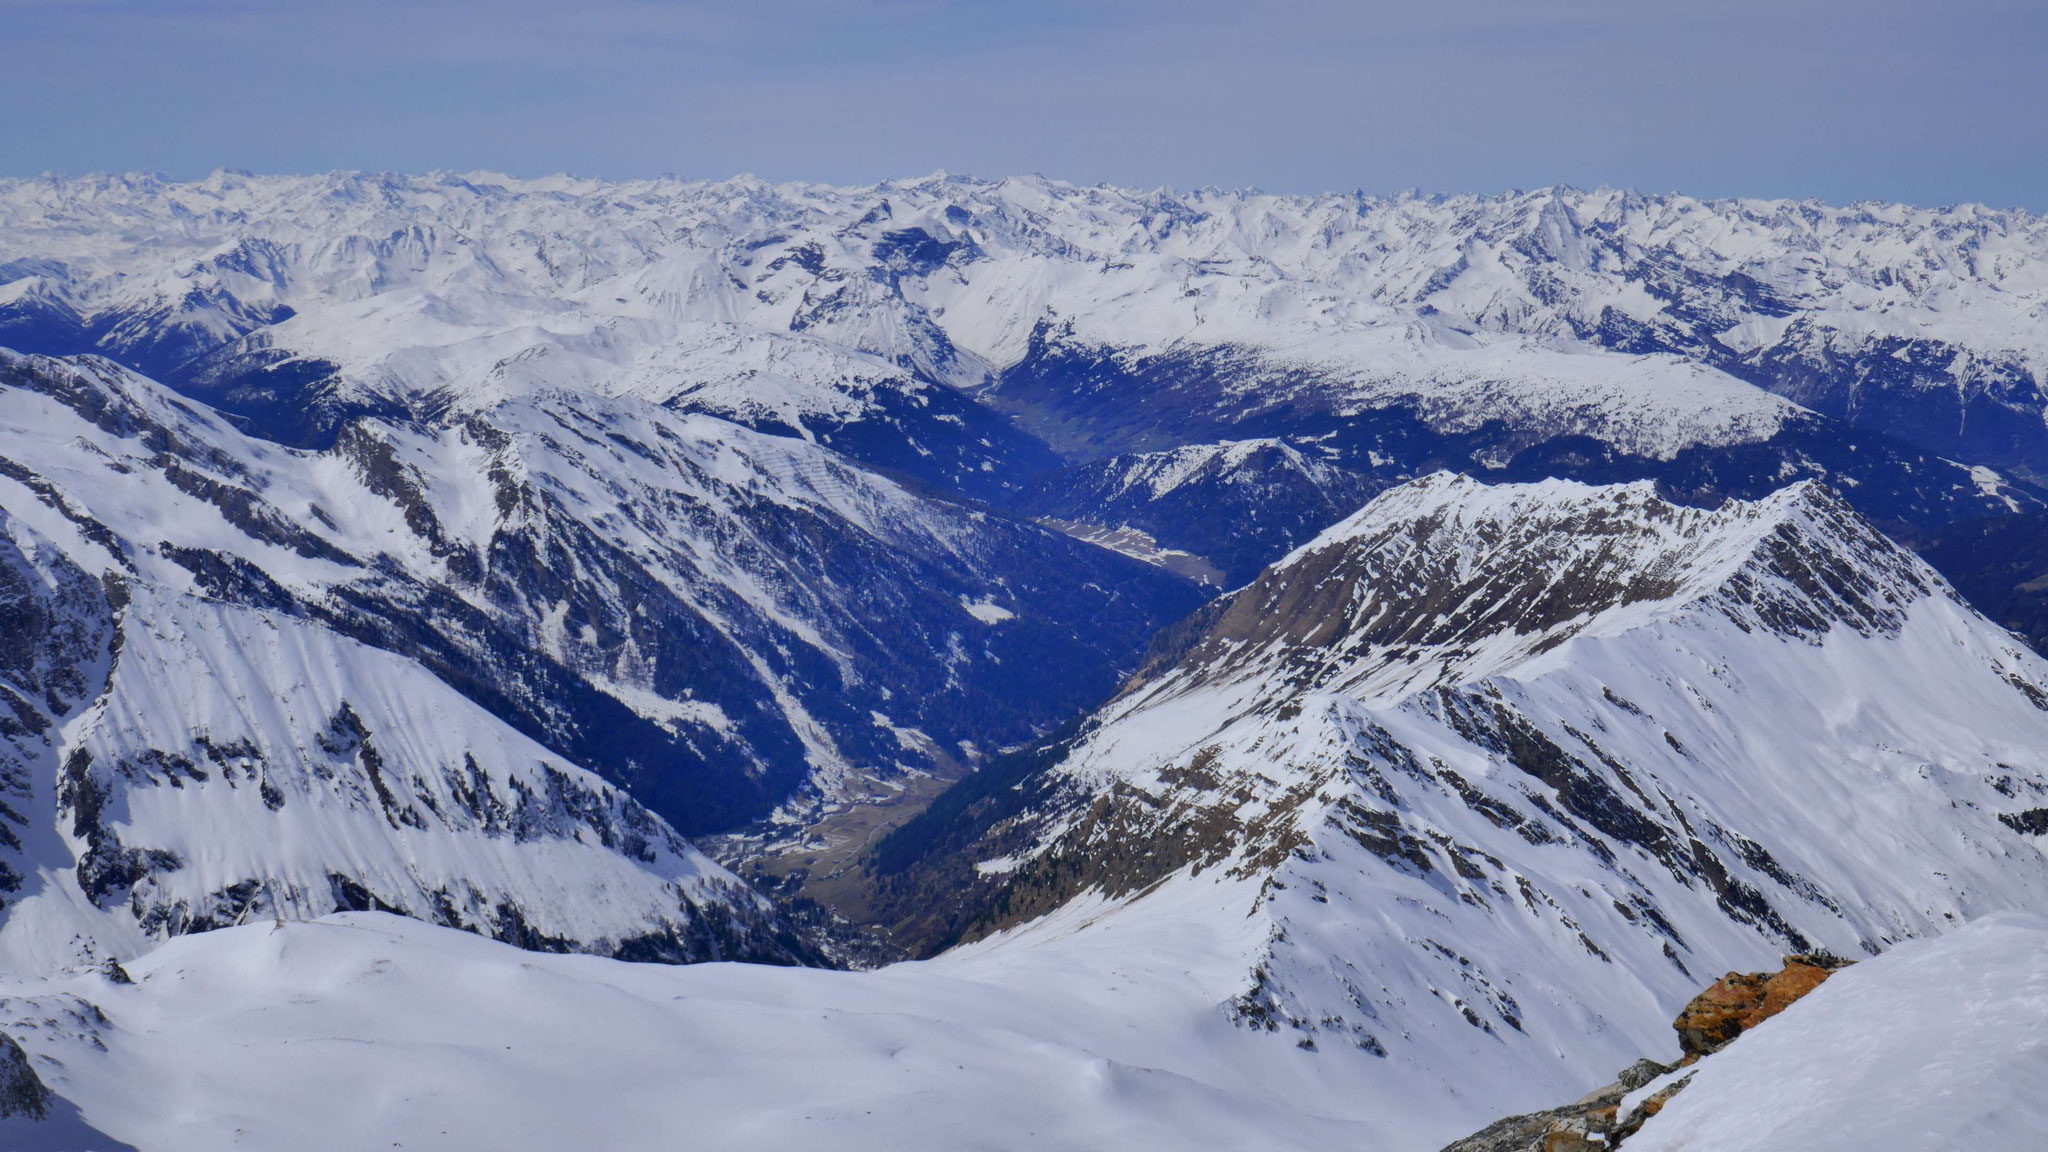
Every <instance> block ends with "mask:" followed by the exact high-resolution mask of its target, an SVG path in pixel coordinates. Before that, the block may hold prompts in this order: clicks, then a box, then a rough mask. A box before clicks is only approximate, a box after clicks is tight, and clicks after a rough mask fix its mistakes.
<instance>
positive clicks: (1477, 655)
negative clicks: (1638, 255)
mask: <svg viewBox="0 0 2048 1152" xmlns="http://www.w3.org/2000/svg"><path fill="white" fill-rule="evenodd" d="M1937 589H1942V590H1943V591H1942V594H1944V595H1946V594H1947V593H1946V591H1945V587H1944V586H1943V585H1942V584H1941V582H1940V578H1939V577H1938V576H1936V575H1934V574H1933V573H1932V572H1931V571H1930V570H1929V569H1927V567H1926V566H1925V565H1924V564H1923V563H1922V562H1921V561H1919V560H1918V559H1916V558H1915V557H1913V556H1912V554H1911V553H1908V552H1906V551H1905V550H1904V549H1902V548H1899V547H1898V546H1897V545H1895V544H1893V543H1892V542H1890V541H1889V540H1887V539H1885V538H1884V537H1883V536H1882V535H1881V534H1879V533H1878V532H1877V531H1876V530H1875V529H1873V528H1872V527H1871V526H1870V525H1869V524H1868V523H1866V522H1865V521H1864V520H1863V519H1862V518H1861V517H1859V516H1858V515H1857V514H1856V513H1855V512H1854V511H1853V510H1852V509H1850V508H1849V507H1848V505H1847V504H1845V503H1844V502H1843V501H1842V500H1841V499H1840V498H1839V497H1837V496H1835V495H1834V494H1833V493H1832V492H1830V491H1828V490H1827V489H1826V488H1824V487H1822V486H1821V485H1818V484H1814V483H1810V482H1808V483H1800V484H1795V485H1792V486H1789V487H1787V488H1785V489H1783V490H1781V491H1779V492H1777V493H1775V494H1773V495H1771V496H1769V497H1767V498H1765V499H1762V500H1756V501H1732V500H1731V501H1728V502H1726V503H1725V504H1723V505H1722V506H1721V507H1720V508H1717V509H1701V508H1691V507H1686V506H1683V505H1678V504H1673V503H1671V502H1670V501H1668V500H1665V499H1664V498H1663V497H1661V496H1659V495H1658V494H1657V492H1656V489H1655V487H1654V486H1653V485H1652V484H1650V483H1648V482H1646V481H1641V482H1636V483H1632V484H1625V485H1612V486H1605V487H1596V486H1589V485H1584V484H1579V483H1575V482H1572V481H1564V480H1549V481H1543V482H1540V483H1534V484H1509V485H1499V486H1489V485H1485V484H1481V483H1479V482H1478V481H1475V480H1472V479H1470V478H1468V477H1464V476H1458V475H1454V474H1450V473H1438V474H1435V475H1432V476H1427V477H1423V478H1421V479H1419V480H1415V481H1413V482H1410V483H1408V484H1404V485H1401V486H1399V487H1396V488H1393V489H1391V490H1389V491H1387V492H1385V493H1382V494H1381V495H1380V496H1378V497H1377V498H1375V499H1374V500H1373V501H1372V502H1371V503H1369V504H1367V505H1366V506H1365V507H1364V508H1362V509H1360V510H1359V511H1358V512H1357V513H1355V514H1353V515H1352V516H1350V517H1348V518H1346V519H1345V520H1343V521H1342V522H1340V523H1338V524H1336V525H1334V526H1332V527H1331V528H1329V529H1328V530H1326V531H1325V532H1323V533H1322V534H1321V535H1320V536H1318V537H1317V538H1316V539H1315V540H1313V541H1311V542H1309V543H1308V544H1306V545H1303V546H1302V547H1301V548H1299V549H1297V550H1296V551H1295V552H1293V553H1292V554H1291V555H1289V556H1288V557H1286V558H1285V559H1284V560H1282V561H1280V562H1279V563H1278V564H1276V565H1274V566H1273V567H1272V568H1271V569H1270V570H1268V571H1267V572H1266V573H1264V574H1263V575H1261V576H1260V577H1259V578H1258V579H1257V580H1255V581H1253V582H1252V583H1251V584H1250V585H1249V586H1247V587H1245V588H1244V589H1242V590H1240V591H1239V592H1237V593H1236V594H1235V595H1233V596H1232V597H1230V598H1229V599H1228V600H1226V601H1223V602H1221V603H1219V604H1217V605H1215V606H1212V608H1211V609H1209V610H1208V611H1207V613H1206V614H1205V617H1204V619H1203V627H1202V628H1201V630H1200V632H1199V634H1198V635H1196V636H1193V637H1191V638H1190V641H1189V643H1188V644H1187V646H1186V647H1185V648H1183V649H1180V650H1179V651H1177V652H1173V653H1172V663H1171V665H1170V666H1169V665H1168V664H1167V663H1166V662H1165V661H1163V660H1159V659H1155V661H1154V667H1153V670H1152V671H1150V672H1149V673H1148V674H1147V675H1146V677H1145V682H1144V683H1143V684H1142V685H1141V686H1138V687H1135V688H1133V689H1131V690H1129V691H1127V697H1129V698H1130V699H1131V700H1133V702H1137V701H1149V700H1153V699H1156V698H1157V697H1158V696H1159V695H1160V694H1162V693H1174V692H1179V691H1183V690H1186V689H1187V688H1189V687H1192V686H1196V685H1203V684H1217V683H1225V682H1230V683H1248V682H1258V683H1261V684H1263V685H1265V692H1266V694H1267V695H1268V696H1269V697H1271V699H1272V701H1273V703H1274V704H1275V705H1276V706H1277V705H1278V703H1280V702H1282V701H1284V700H1285V699H1287V698H1291V697H1292V696H1293V695H1295V694H1298V693H1300V692H1303V691H1332V692H1343V693H1345V694H1346V695H1350V696H1354V697H1357V698H1361V699H1398V698H1400V697H1403V696H1406V695H1409V694H1412V693H1414V692H1416V691H1420V690H1422V689H1425V688H1430V687H1437V686H1450V685H1456V684H1462V683H1467V682H1470V681H1473V680H1477V679H1480V678H1483V677H1486V676H1489V675H1494V674H1497V673H1499V672H1502V671H1504V670H1506V669H1508V668H1511V667H1513V666H1514V665H1515V664H1517V663H1519V662H1521V661H1523V660H1526V659H1529V658H1531V657H1535V656H1539V655H1541V654H1543V653H1546V652H1548V651H1550V650H1552V649H1554V648H1556V647H1558V646H1559V645H1561V644H1563V643H1565V642H1566V641H1568V640H1570V639H1571V638H1572V637H1574V636H1578V635H1582V634H1595V635H1598V634H1612V633H1616V632H1620V631H1625V630H1627V629H1629V628H1632V627H1635V626H1638V625H1641V624H1643V623H1647V622H1651V621H1655V620H1658V619H1663V618H1667V617H1670V616H1672V615H1674V614H1676V613H1680V612H1686V611H1694V612H1699V611H1706V612H1713V613H1716V614H1719V615H1723V616H1726V617H1727V618H1728V619H1730V620H1732V621H1734V622H1735V623H1736V624H1737V625H1738V626H1739V627H1742V628H1744V629H1758V630H1762V631H1765V632H1771V633H1776V634H1779V635H1784V636H1788V637H1798V638H1800V639H1802V640H1805V641H1808V642H1816V641H1818V640H1819V639H1821V638H1822V637H1823V636H1825V635H1826V634H1827V633H1828V632H1829V631H1830V630H1831V629H1833V628H1835V627H1836V626H1842V627H1846V628H1848V629H1850V630H1852V631H1856V632H1859V633H1864V634H1870V633H1874V632H1881V631H1890V630H1893V629H1896V627H1897V626H1898V624H1899V623H1900V622H1901V620H1902V619H1903V612H1904V609H1905V608H1906V607H1907V606H1908V605H1910V604H1911V603H1913V602H1914V601H1916V600H1918V599H1920V598H1922V597H1925V596H1927V595H1930V594H1934V593H1935V592H1936V590H1937Z"/></svg>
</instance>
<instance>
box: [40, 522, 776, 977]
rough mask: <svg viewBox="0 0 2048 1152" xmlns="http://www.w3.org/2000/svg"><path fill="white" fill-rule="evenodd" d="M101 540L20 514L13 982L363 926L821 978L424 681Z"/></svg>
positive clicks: (685, 861) (594, 788)
mask: <svg viewBox="0 0 2048 1152" xmlns="http://www.w3.org/2000/svg"><path fill="white" fill-rule="evenodd" d="M65 527H67V528H70V527H73V526H72V525H68V524H67V525H65ZM60 540H61V541H62V542H61V543H60V542H59V541H60ZM81 543H82V541H81V539H80V538H79V537H78V536H77V535H76V533H75V532H73V533H59V534H58V538H57V539H53V538H52V537H51V536H47V535H44V534H43V533H41V532H39V531H37V530H36V529H35V528H33V527H31V526H30V525H29V524H27V523H25V522H24V520H23V519H20V518H17V517H15V516H13V515H10V514H7V513H0V580H4V582H5V595H4V597H0V625H4V631H5V633H6V635H7V636H8V641H9V642H8V649H9V650H8V654H7V662H6V666H5V668H4V671H0V674H4V677H5V679H4V681H0V690H4V691H5V692H6V695H7V703H8V705H9V707H10V710H11V713H12V714H11V716H10V718H9V723H8V724H7V725H6V726H5V729H4V731H0V766H4V769H5V785H4V786H5V789H6V797H7V799H6V801H5V804H6V807H5V810H4V812H0V815H4V816H5V817H6V818H7V820H8V826H7V828H6V830H5V836H4V837H0V853H4V855H5V857H6V860H5V864H4V866H0V889H4V891H5V903H4V908H5V917H4V920H0V966H4V967H5V968H6V970H8V971H12V972H18V973H39V972H52V971H59V970H63V969H67V968H72V969H75V968H90V967H93V966H95V965H98V964H100V963H103V962H106V961H112V960H115V959H117V958H120V957H132V956H135V955H138V954H140V953H141V952H143V951H146V950H147V949H148V947H149V946H150V945H151V943H152V942H154V941H157V940H161V939H163V938H164V937H166V936H169V935H174V934H178V933H183V932H192V931H200V930H204V929H207V928H213V927H219V926H222V925H226V924H231V923H237V922H240V921H242V920H245V919H248V918H250V917H251V916H252V915H254V916H258V917H260V918H263V919H270V918H274V917H281V916H283V915H286V914H294V915H309V914H310V915H320V914H324V913H326V912H331V911H334V910H336V909H350V908H379V909H386V910H390V911H397V912H404V913H407V914H409V915H413V916H417V917H419V918H421V919H423V920H429V921H434V922H438V923H442V924H447V925H450V926H454V927H461V928H467V929H470V930H472V931H477V932H482V933H485V934H488V935H492V936H496V937H498V938H500V939H505V940H509V941H512V942H515V943H518V944H521V945H523V946H527V947H534V948H543V949H550V950H574V951H592V952H600V953H604V954H608V955H624V956H631V957H637V958H643V959H665V960H670V961H683V960H707V959H719V958H723V957H733V958H748V959H756V960H764V961H771V962H779V963H790V962H797V961H803V960H810V959H815V958H816V955H817V953H816V950H815V948H814V947H813V946H812V945H810V944H808V943H806V942H805V941H803V940H802V939H801V938H800V937H799V936H798V934H797V933H796V932H795V931H794V930H793V929H791V928H790V927H789V926H787V925H786V924H783V923H781V922H780V919H779V917H778V916H777V914H776V913H775V912H774V911H773V909H771V908H770V907H769V906H768V904H767V902H766V901H765V900H764V899H763V898H762V897H760V896H759V895H757V894H755V893H753V892H751V891H748V890H747V888H746V886H745V885H744V884H742V883H740V882H739V881H738V880H737V879H736V878H735V877H733V876H732V875H731V874H730V873H727V872H726V871H725V870H724V869H722V868H720V867H719V866H718V865H716V864H714V863H712V862H711V861H710V860H708V859H706V858H705V857H704V856H703V854H702V853H700V852H698V851H697V850H696V849H694V848H692V847H690V846H689V845H688V844H687V843H686V842H684V841H683V839H682V838H681V837H680V836H678V835H676V833H675V832H674V831H673V830H672V829H671V828H670V827H669V826H668V825H667V824H666V823H665V822H663V821H662V820H661V819H660V818H659V817H657V816H655V815H653V814H652V813H650V812H648V811H647V810H646V809H645V808H644V807H642V806H641V805H640V804H638V803H637V802H635V801H634V800H632V799H631V798H629V797H627V796H625V795H623V794H622V793H620V791H619V790H618V789H617V788H615V787H612V786H610V785H607V784H605V783H603V782H602V781H600V780H598V779H597V778H596V777H595V776H593V775H591V774H590V773H589V772H586V771H584V770H583V769H581V768H579V767H576V766H575V765H573V764H569V763H567V762H566V761H563V760H562V759H561V758H560V757H558V756H555V755H553V754H552V753H550V752H549V751H548V750H547V749H545V748H542V747H540V746H539V745H537V744H535V743H534V742H533V741H531V740H529V739H527V738H525V737H523V736H521V735H519V734H518V733H516V732H514V731H512V730H511V729H510V728H508V727H506V726H505V724H504V723H503V722H502V721H499V720H498V719H496V718H495V717H493V716H491V715H490V714H489V713H486V712H484V711H483V710H482V709H481V708H479V707H477V706H476V705H475V704H473V703H471V702H470V701H468V700H466V699H464V698H463V697H462V696H460V695H458V694H457V693H456V692H455V691H454V690H453V689H450V688H449V687H447V686H446V685H444V684H442V683H441V682H440V681H439V680H436V679H435V678H434V677H433V676H432V675H430V674H428V673H427V672H426V671H425V670H424V669H422V668H420V667H418V666H417V665H415V664H412V663H410V662H408V661H406V660H404V659H402V658H399V657H397V656H394V655H392V654H390V653H386V652H379V651H376V650H374V649H371V648H367V647H365V646H364V645H361V644H359V643H356V642H354V641H350V640H345V639H343V638H341V637H338V636H336V635H334V634H333V633H331V632H329V631H327V630H325V629H323V628H320V627H318V626H316V625H314V624H311V623H309V622H307V621H304V620H300V619H294V618H292V617H290V616H286V615H282V614H279V613H276V612H265V611H260V610H256V609H251V608H244V607H239V606H234V605H229V604H224V603H220V602H218V601H210V600H201V599H198V598H196V597H193V596H190V595H183V594H180V593H177V592H174V591H170V590H168V589H165V588H163V587H161V586H158V585H153V584H150V583H147V582H145V581H142V580H139V579H132V578H130V577H128V576H127V575H124V574H122V573H119V572H107V573H103V574H95V573H88V572H87V571H86V570H85V569H83V568H81V567H80V566H79V565H78V563H77V562H76V561H75V560H74V559H73V557H72V555H71V554H70V553H71V552H73V551H74V550H77V549H79V547H80V544H81Z"/></svg>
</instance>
